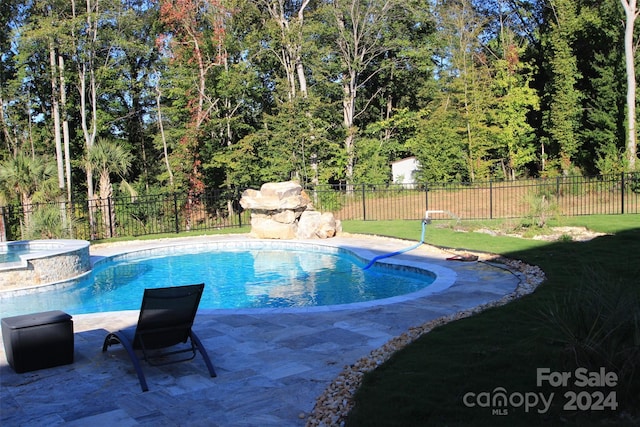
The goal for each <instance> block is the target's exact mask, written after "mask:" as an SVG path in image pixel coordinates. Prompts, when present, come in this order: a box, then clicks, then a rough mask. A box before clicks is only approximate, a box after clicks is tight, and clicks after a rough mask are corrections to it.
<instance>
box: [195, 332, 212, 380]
mask: <svg viewBox="0 0 640 427" xmlns="http://www.w3.org/2000/svg"><path fill="white" fill-rule="evenodd" d="M190 336H191V341H193V343H194V344H195V345H196V347H197V348H198V351H200V354H201V355H202V358H203V359H204V363H206V364H207V369H209V374H211V377H216V376H217V375H216V371H215V369H213V364H212V363H211V359H209V355H208V354H207V350H206V349H205V348H204V346H203V345H202V341H200V338H198V336H197V335H196V333H195V332H193V331H190Z"/></svg>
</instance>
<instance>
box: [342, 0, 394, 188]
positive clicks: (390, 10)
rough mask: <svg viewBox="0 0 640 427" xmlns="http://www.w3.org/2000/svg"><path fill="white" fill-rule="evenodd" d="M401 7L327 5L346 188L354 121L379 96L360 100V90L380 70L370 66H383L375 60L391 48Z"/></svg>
mask: <svg viewBox="0 0 640 427" xmlns="http://www.w3.org/2000/svg"><path fill="white" fill-rule="evenodd" d="M402 5H403V2H401V1H397V0H373V1H363V0H334V1H332V2H331V4H330V7H331V9H332V11H331V13H332V16H333V25H334V26H335V31H336V35H335V44H336V47H337V52H336V59H337V61H338V62H339V70H338V73H337V79H338V80H339V82H340V85H341V87H342V126H343V128H344V131H345V137H344V150H345V153H346V165H345V178H346V181H347V185H348V186H351V185H352V184H353V178H354V166H355V159H356V152H355V141H356V137H357V135H358V129H357V127H356V121H357V119H358V116H359V115H361V114H363V113H364V112H365V111H366V110H367V108H368V107H369V105H370V102H371V99H372V98H373V97H375V96H377V95H378V93H379V92H378V91H374V93H373V95H370V97H369V98H368V99H363V100H361V90H362V88H363V87H364V86H365V85H368V84H370V82H371V81H372V79H373V78H374V76H375V75H377V74H378V73H380V72H381V71H382V69H381V68H380V67H374V66H373V65H374V64H377V65H380V64H382V63H381V62H378V61H379V60H381V59H382V57H383V56H384V55H385V54H387V53H388V52H389V51H390V50H391V49H393V44H392V42H391V40H392V39H393V35H392V34H390V31H389V30H390V28H391V27H392V23H393V20H394V19H395V18H396V15H395V14H396V13H402V11H403V10H404V9H403V7H402ZM386 65H389V63H387V64H386Z"/></svg>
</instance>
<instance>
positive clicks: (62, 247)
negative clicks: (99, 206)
mask: <svg viewBox="0 0 640 427" xmlns="http://www.w3.org/2000/svg"><path fill="white" fill-rule="evenodd" d="M89 270H91V260H90V256H89V242H87V241H85V240H73V239H55V240H54V239H52V240H20V241H15V242H1V243H0V291H3V290H9V289H21V288H29V287H32V286H38V285H44V284H48V283H52V282H59V281H61V280H66V279H70V278H73V277H76V276H79V275H81V274H83V273H86V272H87V271H89Z"/></svg>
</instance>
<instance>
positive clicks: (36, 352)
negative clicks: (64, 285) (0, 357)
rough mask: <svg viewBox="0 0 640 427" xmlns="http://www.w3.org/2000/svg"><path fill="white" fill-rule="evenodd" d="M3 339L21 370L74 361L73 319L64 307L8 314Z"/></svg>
mask: <svg viewBox="0 0 640 427" xmlns="http://www.w3.org/2000/svg"><path fill="white" fill-rule="evenodd" d="M2 340H3V341H4V351H5V354H6V356H7V361H8V362H9V365H10V366H11V367H12V368H13V369H14V370H15V371H16V372H18V373H22V372H29V371H35V370H37V369H44V368H51V367H53V366H60V365H67V364H69V363H73V321H72V320H71V316H70V315H68V314H67V313H65V312H63V311H59V310H56V311H46V312H43V313H33V314H25V315H22V316H15V317H5V318H4V319H2Z"/></svg>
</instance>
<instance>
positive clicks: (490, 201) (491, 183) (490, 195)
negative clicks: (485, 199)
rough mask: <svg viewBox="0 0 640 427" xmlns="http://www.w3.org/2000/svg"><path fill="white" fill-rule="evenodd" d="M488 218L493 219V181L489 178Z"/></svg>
mask: <svg viewBox="0 0 640 427" xmlns="http://www.w3.org/2000/svg"><path fill="white" fill-rule="evenodd" d="M489 219H493V181H492V180H489Z"/></svg>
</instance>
